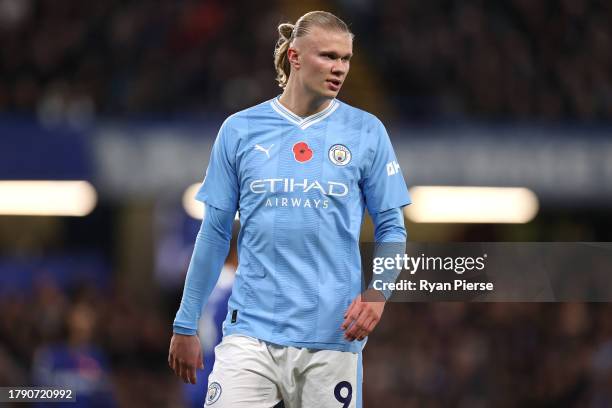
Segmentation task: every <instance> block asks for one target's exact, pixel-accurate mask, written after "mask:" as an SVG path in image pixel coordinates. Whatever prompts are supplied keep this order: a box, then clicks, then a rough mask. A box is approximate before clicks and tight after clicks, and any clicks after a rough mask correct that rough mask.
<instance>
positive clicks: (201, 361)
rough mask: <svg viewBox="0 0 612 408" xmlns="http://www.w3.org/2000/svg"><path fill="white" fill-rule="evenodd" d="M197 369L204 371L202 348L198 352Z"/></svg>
mask: <svg viewBox="0 0 612 408" xmlns="http://www.w3.org/2000/svg"><path fill="white" fill-rule="evenodd" d="M198 368H199V369H200V370H203V369H204V359H203V358H202V348H201V347H200V350H199V351H198Z"/></svg>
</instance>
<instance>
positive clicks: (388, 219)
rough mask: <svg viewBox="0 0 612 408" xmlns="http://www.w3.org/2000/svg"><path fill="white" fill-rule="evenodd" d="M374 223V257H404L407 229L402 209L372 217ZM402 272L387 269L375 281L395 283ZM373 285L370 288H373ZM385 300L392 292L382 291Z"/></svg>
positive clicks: (375, 277) (376, 276) (394, 209)
mask: <svg viewBox="0 0 612 408" xmlns="http://www.w3.org/2000/svg"><path fill="white" fill-rule="evenodd" d="M371 217H372V221H373V222H374V238H375V240H376V248H375V250H374V257H375V258H376V257H383V258H395V257H396V255H400V256H403V255H404V253H405V251H406V229H405V227H404V216H403V213H402V209H401V208H393V209H391V210H388V211H383V212H380V213H377V214H373V215H371ZM399 273H400V270H398V269H396V268H391V269H385V271H383V273H382V274H380V275H375V276H374V277H373V280H372V283H373V282H374V279H378V280H381V281H383V282H386V283H391V282H395V280H396V279H397V276H398V275H399ZM372 283H371V284H370V288H371V287H373V286H372ZM381 292H382V294H383V296H384V297H385V299H389V298H390V297H391V291H390V290H382V291H381Z"/></svg>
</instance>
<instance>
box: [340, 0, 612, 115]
mask: <svg viewBox="0 0 612 408" xmlns="http://www.w3.org/2000/svg"><path fill="white" fill-rule="evenodd" d="M337 2H338V3H339V4H340V5H341V6H342V8H343V13H346V18H347V20H349V21H352V22H354V30H355V31H356V32H357V33H358V35H357V41H358V43H364V44H365V45H366V47H367V49H368V53H369V60H370V61H371V63H373V64H375V65H376V67H377V72H378V73H379V75H380V78H381V81H380V82H381V84H383V85H384V86H385V87H386V88H387V91H388V93H389V95H391V96H392V97H393V100H394V102H395V104H396V105H397V106H399V107H400V111H401V113H402V114H403V115H405V116H408V115H410V116H413V117H423V116H425V117H427V116H434V117H440V116H441V117H449V118H456V117H462V116H470V117H472V116H475V117H479V118H486V119H528V120H540V119H542V120H559V119H569V120H584V121H593V120H601V119H610V118H612V53H611V52H610V50H611V49H612V24H610V21H611V20H612V3H610V2H609V1H606V0H559V1H557V0H554V1H553V0H541V1H539V0H538V1H532V0H501V1H486V0H467V1H463V0H462V1H455V0H436V1H404V0H386V1H381V2H378V1H371V0H359V1H353V0H337ZM360 33H361V35H359V34H360Z"/></svg>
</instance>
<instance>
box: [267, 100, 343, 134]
mask: <svg viewBox="0 0 612 408" xmlns="http://www.w3.org/2000/svg"><path fill="white" fill-rule="evenodd" d="M279 98H280V97H279V96H277V97H276V98H274V99H272V101H271V102H270V105H271V106H272V109H274V110H275V111H276V112H277V113H278V114H279V115H281V116H282V117H283V118H285V119H287V120H288V121H289V122H291V123H293V124H295V125H297V126H298V127H299V128H300V129H302V130H304V129H306V128H308V127H310V126H312V125H314V124H315V123H319V122H320V121H322V120H323V119H325V118H326V117H328V116H329V115H331V114H332V113H334V111H335V110H336V109H338V107H339V106H340V104H339V103H338V101H337V100H335V99H332V101H331V102H330V103H329V105H327V107H326V108H325V109H323V110H322V111H321V112H318V113H315V114H314V115H310V116H307V117H305V118H302V117H300V116H298V115H296V114H295V113H293V112H291V111H290V110H289V109H287V108H285V107H284V106H283V105H282V104H281V103H280V102H279V101H278V99H279Z"/></svg>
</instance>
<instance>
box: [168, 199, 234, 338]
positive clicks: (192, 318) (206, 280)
mask: <svg viewBox="0 0 612 408" xmlns="http://www.w3.org/2000/svg"><path fill="white" fill-rule="evenodd" d="M233 220H234V214H233V213H230V212H228V211H223V210H219V209H218V208H215V207H211V206H209V205H207V204H206V205H205V216H204V219H203V220H202V226H201V227H200V231H199V232H198V236H197V238H196V242H195V246H194V249H193V255H192V256H191V262H190V263H189V269H188V270H187V277H186V278H185V287H184V289H183V298H182V299H181V306H180V308H179V310H178V312H177V314H176V318H175V319H174V325H173V328H174V332H175V333H178V334H188V335H193V334H196V331H197V325H198V320H199V319H200V313H201V312H202V306H203V305H204V304H205V303H206V301H207V300H208V297H209V296H210V294H211V292H212V290H213V289H214V287H215V285H216V284H217V280H218V279H219V274H220V273H221V268H222V267H223V263H224V262H225V258H227V254H228V252H229V246H230V240H231V237H232V222H233Z"/></svg>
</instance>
